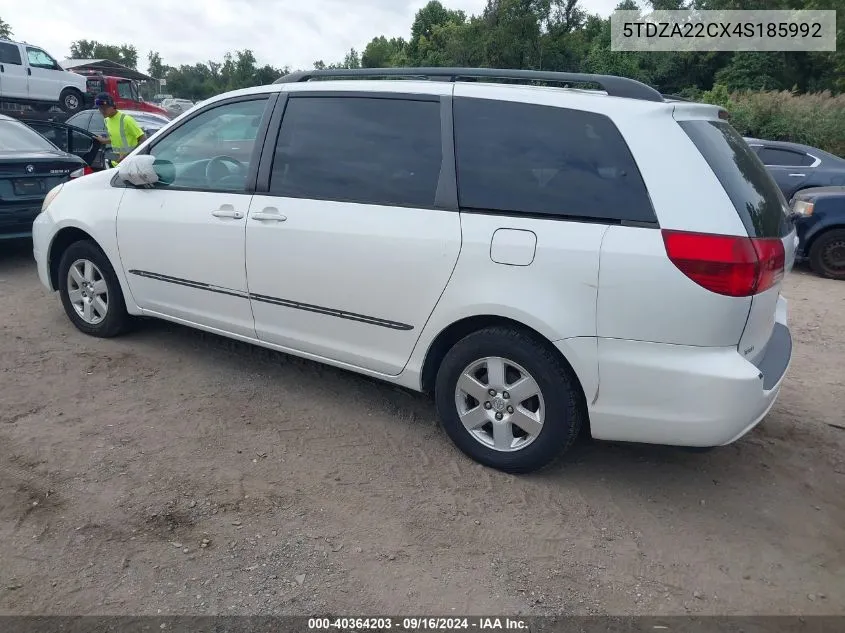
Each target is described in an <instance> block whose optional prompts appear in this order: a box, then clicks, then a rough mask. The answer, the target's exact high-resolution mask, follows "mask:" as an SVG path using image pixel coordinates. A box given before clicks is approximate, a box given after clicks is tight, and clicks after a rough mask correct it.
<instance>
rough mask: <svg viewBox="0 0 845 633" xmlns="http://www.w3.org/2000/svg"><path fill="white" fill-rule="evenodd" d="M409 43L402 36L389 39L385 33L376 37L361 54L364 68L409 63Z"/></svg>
mask: <svg viewBox="0 0 845 633" xmlns="http://www.w3.org/2000/svg"><path fill="white" fill-rule="evenodd" d="M407 47H408V43H407V42H406V41H405V40H404V39H403V38H401V37H394V38H391V39H389V40H388V39H387V38H386V37H384V35H380V36H379V37H374V38H373V39H372V40H370V43H369V44H367V46H366V47H365V48H364V52H363V53H362V54H361V66H363V67H364V68H391V67H395V66H405V65H407V63H408V56H407V54H406V49H407Z"/></svg>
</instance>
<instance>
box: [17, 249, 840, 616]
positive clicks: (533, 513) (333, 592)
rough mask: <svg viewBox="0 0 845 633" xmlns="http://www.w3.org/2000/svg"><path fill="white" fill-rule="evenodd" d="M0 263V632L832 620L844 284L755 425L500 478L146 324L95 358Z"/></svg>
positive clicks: (231, 354) (805, 335)
mask: <svg viewBox="0 0 845 633" xmlns="http://www.w3.org/2000/svg"><path fill="white" fill-rule="evenodd" d="M30 249H31V245H30V243H28V242H24V243H17V244H15V245H10V244H9V243H7V242H6V243H0V328H1V329H0V404H2V406H0V614H4V615H10V614H79V615H82V614H133V615H135V614H138V615H140V614H153V615H155V614H159V613H162V614H173V615H176V614H320V613H327V612H329V613H334V614H341V615H348V614H390V615H401V614H409V613H413V614H444V615H449V614H462V615H473V614H475V615H490V614H513V615H516V614H520V613H521V614H524V615H528V614H550V613H558V614H605V613H607V614H616V615H623V614H654V615H670V614H845V494H843V491H845V457H843V446H845V371H843V367H845V283H841V282H839V283H837V282H834V281H828V280H823V279H820V278H818V277H816V276H814V275H812V274H811V273H809V272H807V271H804V270H797V271H796V272H794V273H793V274H792V275H791V276H790V278H789V279H788V282H787V284H786V293H785V294H786V295H787V298H788V299H789V300H790V320H791V326H792V332H793V336H794V338H795V356H794V360H793V365H792V368H791V370H790V376H789V379H788V381H787V383H786V385H785V387H784V390H783V392H782V394H781V397H780V400H779V402H778V404H777V405H776V406H775V408H774V410H773V412H772V413H771V414H770V416H769V417H768V418H767V420H766V421H765V422H764V424H763V425H762V426H760V427H758V428H757V429H756V430H755V431H754V432H753V433H751V434H750V435H749V436H747V437H745V438H744V439H743V440H741V441H740V442H738V443H736V444H734V445H732V446H730V447H725V448H722V449H717V450H715V451H711V452H709V453H703V454H698V453H691V452H687V451H683V450H679V449H672V448H665V447H653V446H638V445H620V444H604V443H598V442H587V441H584V442H581V443H580V444H579V445H578V446H576V447H575V449H574V450H573V452H572V453H571V455H570V458H569V459H568V460H566V461H565V463H563V464H562V465H560V466H558V467H555V468H553V469H552V470H549V471H546V472H543V473H541V474H537V475H532V476H524V477H516V476H510V475H505V474H501V473H498V472H495V471H491V470H487V469H484V468H482V467H480V466H478V465H476V464H474V463H472V462H471V461H469V460H468V459H467V458H465V457H464V456H463V455H461V454H460V453H459V452H458V451H457V450H456V449H455V448H453V446H452V445H451V443H450V442H449V441H448V439H447V438H446V436H445V435H444V434H443V433H442V432H441V431H440V430H439V429H438V426H437V423H436V419H435V412H434V407H433V405H432V403H431V402H430V401H429V400H428V399H426V398H425V397H422V396H417V395H415V394H410V393H408V392H405V391H403V390H399V389H395V388H393V387H390V386H385V385H383V384H380V383H377V382H374V381H371V380H369V379H366V378H362V377H358V376H356V375H353V374H349V373H345V372H342V371H338V370H334V369H330V368H327V367H323V366H320V365H317V364H314V363H310V362H305V361H301V360H296V359H293V358H290V357H287V356H284V355H281V354H276V353H270V352H266V351H263V350H259V349H256V348H252V347H250V346H247V345H242V344H239V343H232V342H229V341H227V340H225V339H222V338H218V337H215V336H211V335H205V334H201V333H198V332H195V331H192V330H189V329H186V328H182V327H179V326H175V325H169V324H166V323H161V322H149V323H145V324H143V325H142V326H141V327H140V329H139V330H138V331H136V332H134V333H132V334H130V335H128V336H125V337H122V338H119V339H115V340H110V341H103V340H98V339H94V338H89V337H86V336H84V335H83V334H81V333H79V332H78V331H77V330H75V329H74V328H73V326H72V325H71V323H70V322H69V321H68V319H67V318H66V317H65V315H64V313H63V311H62V308H61V305H60V302H59V300H58V297H57V296H55V295H53V296H51V295H50V294H48V293H47V292H46V291H45V290H44V289H43V288H42V287H41V286H40V285H39V283H38V280H37V275H36V271H35V265H34V262H33V260H32V255H31V250H30Z"/></svg>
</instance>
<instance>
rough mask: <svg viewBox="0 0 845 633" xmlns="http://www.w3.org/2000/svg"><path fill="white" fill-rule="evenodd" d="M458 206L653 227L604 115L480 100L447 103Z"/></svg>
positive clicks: (638, 183) (636, 178) (635, 173)
mask: <svg viewBox="0 0 845 633" xmlns="http://www.w3.org/2000/svg"><path fill="white" fill-rule="evenodd" d="M454 116H455V152H456V154H457V166H458V193H459V200H460V206H461V208H462V209H472V210H481V211H498V212H506V213H514V214H519V213H525V214H532V215H541V216H552V217H555V216H558V217H565V218H585V219H592V220H599V221H603V220H610V221H614V222H615V221H638V222H655V221H656V217H655V215H654V210H653V209H652V206H651V201H650V200H649V197H648V192H647V190H646V187H645V183H644V182H643V180H642V177H641V176H640V172H639V169H638V168H637V165H636V163H635V162H634V157H633V156H632V155H631V152H630V150H629V149H628V146H627V145H626V143H625V141H624V139H623V138H622V135H621V134H620V133H619V130H618V129H617V128H616V126H615V125H614V124H613V122H612V121H611V120H610V119H609V118H607V117H606V116H604V115H601V114H595V113H592V112H582V111H579V110H568V109H564V108H556V107H551V106H541V105H534V104H525V103H512V102H507V101H494V100H488V99H473V98H458V99H455V102H454Z"/></svg>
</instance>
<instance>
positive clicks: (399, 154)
mask: <svg viewBox="0 0 845 633" xmlns="http://www.w3.org/2000/svg"><path fill="white" fill-rule="evenodd" d="M441 163H442V148H441V140H440V104H439V102H437V101H415V100H410V99H393V98H388V99H380V98H368V97H296V96H293V97H291V98H290V99H289V101H288V104H287V107H286V109H285V115H284V119H283V121H282V128H281V132H280V133H279V138H278V142H277V145H276V153H275V157H274V160H273V171H272V175H271V179H270V194H271V195H275V196H287V197H293V198H310V199H316V200H338V201H344V202H357V203H361V204H375V205H388V206H405V207H418V208H426V207H431V206H433V205H434V199H435V194H436V192H437V183H438V180H439V178H440V168H441Z"/></svg>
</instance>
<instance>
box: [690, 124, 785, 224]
mask: <svg viewBox="0 0 845 633" xmlns="http://www.w3.org/2000/svg"><path fill="white" fill-rule="evenodd" d="M678 124H679V125H680V126H681V128H683V130H684V132H686V133H687V136H689V137H690V139H691V140H692V142H693V143H695V146H696V147H697V148H698V150H699V151H700V152H701V154H702V156H704V159H705V160H706V161H707V164H709V165H710V168H711V169H712V170H713V173H714V174H716V178H718V179H719V182H720V183H722V187H724V188H725V192H726V193H727V194H728V197H729V198H730V199H731V202H733V205H734V207H735V208H736V211H737V213H738V214H739V217H740V218H741V219H742V223H743V224H744V225H745V228H746V229H747V230H748V235H749V236H751V237H783V236H785V235H787V234H788V233H789V230H790V229H789V222H788V219H787V215H786V208H787V205H786V200H785V199H784V197H783V193H781V190H780V189H779V188H778V186H777V184H776V183H775V181H774V180H773V179H772V177H771V176H770V175H769V172H768V171H766V168H765V167H764V166H763V163H762V162H760V159H759V158H758V157H757V155H756V154H755V153H754V152H753V151H752V150H751V148H750V147H749V146H748V144H747V143H746V142H745V140H744V139H743V138H742V137H741V136H740V135H739V133H738V132H737V131H736V130H734V129H733V128H732V127H731V125H730V124H729V123H726V122H724V121H704V120H696V121H679V122H678Z"/></svg>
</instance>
